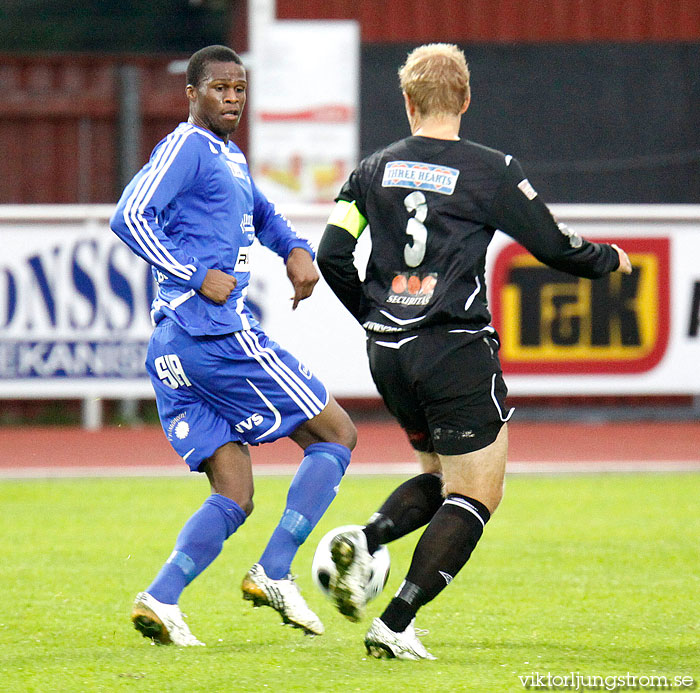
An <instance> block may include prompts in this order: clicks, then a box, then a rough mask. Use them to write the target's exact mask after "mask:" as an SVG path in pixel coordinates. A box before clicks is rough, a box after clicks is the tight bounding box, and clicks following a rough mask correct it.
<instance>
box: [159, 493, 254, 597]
mask: <svg viewBox="0 0 700 693" xmlns="http://www.w3.org/2000/svg"><path fill="white" fill-rule="evenodd" d="M245 518H246V515H245V513H244V512H243V510H242V509H241V507H240V506H239V505H238V503H236V502H235V501H233V500H231V499H230V498H227V497H226V496H222V495H221V494H218V493H214V494H212V495H211V496H209V498H207V499H206V500H205V501H204V503H203V504H202V507H201V508H200V509H199V510H197V512H196V513H195V514H194V515H192V517H191V518H190V519H189V520H187V522H186V523H185V526H184V527H183V528H182V531H181V532H180V534H179V535H178V537H177V541H176V542H175V550H174V551H173V552H172V553H171V554H170V558H168V560H167V561H166V563H165V565H164V566H163V567H162V568H161V570H160V572H159V573H158V575H157V576H156V579H155V580H154V581H153V582H152V583H151V585H150V586H149V587H148V589H147V590H146V592H148V593H149V594H150V595H151V596H153V597H155V598H156V599H157V600H158V601H159V602H163V603H164V604H177V600H178V599H179V598H180V594H181V593H182V590H184V589H185V587H187V585H189V584H190V582H192V580H194V579H195V578H196V577H197V575H199V574H200V573H201V572H202V571H203V570H204V569H205V568H206V567H207V566H208V565H209V564H210V563H211V562H212V561H213V560H214V559H215V558H216V557H217V556H218V555H219V553H220V552H221V549H222V547H223V545H224V542H225V541H226V539H228V538H229V537H230V536H231V535H232V534H233V533H234V532H235V531H236V530H237V529H238V528H239V527H240V526H241V525H242V524H243V523H244V522H245Z"/></svg>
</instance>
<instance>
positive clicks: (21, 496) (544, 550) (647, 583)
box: [0, 474, 700, 693]
mask: <svg viewBox="0 0 700 693" xmlns="http://www.w3.org/2000/svg"><path fill="white" fill-rule="evenodd" d="M399 480H400V477H352V476H351V477H349V478H347V479H345V480H344V482H343V484H342V486H341V491H340V493H339V496H338V498H337V500H336V501H335V503H334V504H333V506H332V507H331V508H330V510H329V511H328V513H327V514H326V516H325V517H324V518H323V519H322V521H321V523H320V525H319V526H318V527H317V528H316V529H315V530H314V532H313V534H312V535H311V537H310V538H309V540H308V541H307V543H306V544H305V545H304V546H303V547H302V549H301V551H300V553H299V555H298V556H297V558H296V560H295V564H294V566H293V568H294V571H295V572H296V573H297V574H298V576H299V577H298V582H299V584H300V586H301V588H302V592H303V593H304V595H305V596H306V598H307V600H308V602H309V604H310V605H311V607H312V608H314V609H315V610H316V611H317V613H318V614H319V616H320V617H321V619H322V620H323V622H324V624H325V626H326V634H325V635H323V636H322V637H317V638H310V637H307V636H304V635H303V634H302V633H301V631H298V630H294V629H291V628H289V627H284V626H282V625H281V621H280V619H279V617H278V615H277V613H275V612H274V611H272V610H271V609H267V608H261V609H253V608H252V606H251V604H250V603H249V602H244V601H243V600H242V599H241V596H240V590H239V585H240V581H241V579H242V577H243V575H244V573H245V572H246V571H247V569H248V568H249V567H250V565H251V564H252V563H254V562H255V561H256V560H257V558H258V557H259V554H260V552H261V550H262V548H263V546H264V543H265V541H266V539H267V536H268V535H269V534H270V532H271V531H272V529H273V527H274V526H275V524H276V521H277V518H278V517H279V515H280V513H281V510H282V507H283V504H284V497H285V494H286V488H287V485H288V483H289V479H288V478H268V477H264V478H259V479H258V481H257V489H256V498H255V500H256V511H255V513H254V514H253V515H252V517H251V518H250V519H249V520H248V522H247V523H246V524H245V525H244V526H243V527H242V528H241V529H240V530H239V532H238V533H237V534H235V535H234V536H233V537H232V538H231V539H230V540H229V541H228V542H227V544H226V546H225V547H224V551H223V553H222V555H221V556H220V557H219V558H218V559H217V560H216V561H215V563H214V564H213V565H212V566H211V567H210V568H209V569H208V570H207V571H206V572H205V573H204V574H203V575H202V576H201V577H200V578H198V579H197V580H196V581H195V582H194V583H193V584H192V585H191V586H190V587H189V588H188V589H187V590H186V591H185V593H184V595H183V598H182V600H181V606H182V608H183V611H184V612H185V613H186V614H188V623H189V625H190V627H191V628H192V631H193V632H194V633H195V635H196V636H197V637H198V638H200V639H201V640H203V641H204V642H206V643H207V647H206V648H189V649H177V648H174V647H162V646H161V647H158V646H155V645H152V644H151V643H150V642H149V641H147V640H146V639H144V638H142V637H141V636H140V635H139V634H138V633H137V632H136V631H135V630H134V629H133V628H132V626H131V623H130V622H129V610H130V606H131V602H132V600H133V597H134V595H135V594H136V593H137V592H138V591H139V590H141V589H143V588H145V587H146V586H147V584H148V583H149V582H150V579H151V578H152V576H153V575H154V574H155V572H156V571H157V570H158V568H159V567H160V565H161V563H162V562H163V561H164V560H165V558H167V556H168V554H169V553H170V551H171V548H172V545H173V542H174V539H175V535H176V534H177V532H178V531H179V528H180V527H181V525H182V524H183V522H184V521H185V520H186V519H187V517H189V515H190V514H191V513H192V512H193V511H194V509H195V508H197V507H198V505H199V503H200V502H201V501H202V500H203V499H204V498H205V497H206V495H207V493H208V487H207V485H206V482H205V480H204V479H203V478H195V477H194V475H193V476H192V477H190V478H183V479H179V478H178V479H150V478H149V479H83V480H47V481H31V482H25V481H22V482H20V481H5V482H2V483H0V502H1V507H2V514H3V522H2V524H3V531H2V532H1V533H0V548H1V551H0V554H1V557H2V558H1V560H0V584H1V585H2V597H1V602H0V603H1V604H2V606H0V682H1V683H0V688H1V689H2V690H8V691H120V690H134V691H207V692H212V691H267V690H269V691H382V692H384V691H404V690H405V691H408V690H411V691H438V690H456V691H479V692H486V693H491V692H498V691H519V690H524V688H523V685H522V683H521V681H520V679H519V678H518V677H519V676H526V675H528V674H531V673H533V672H539V673H540V674H543V673H550V674H551V675H552V676H556V675H565V674H568V673H570V672H574V673H580V674H581V675H586V676H587V675H598V676H613V675H625V674H627V673H628V672H630V673H632V674H637V675H654V674H660V675H667V676H669V677H673V676H676V675H687V676H691V677H694V678H695V680H696V681H700V657H699V656H698V652H700V632H699V629H700V617H699V615H698V614H699V610H698V604H699V602H700V599H699V598H700V572H699V570H698V568H699V567H700V561H699V552H698V537H699V536H700V516H699V513H698V498H700V475H699V474H678V475H674V474H632V475H615V474H607V475H603V474H601V475H591V476H572V477H543V476H519V477H509V479H508V488H507V490H506V497H505V500H504V502H503V504H502V506H501V508H500V510H499V512H498V513H497V514H496V515H495V517H494V519H493V520H492V521H491V523H489V525H488V526H487V530H486V534H485V536H484V539H483V540H482V542H481V543H480V545H479V547H478V548H477V550H476V551H475V553H474V555H473V557H472V560H471V561H470V562H469V563H468V564H467V566H466V567H465V568H464V570H463V571H462V572H461V573H460V574H459V576H458V577H457V578H456V579H455V581H454V582H453V583H452V584H451V585H450V586H449V588H447V589H446V590H445V591H444V592H443V593H442V594H441V595H440V596H439V597H438V598H437V599H436V600H435V601H434V602H432V603H431V604H430V605H428V606H427V607H425V608H424V609H423V610H422V611H421V612H420V614H419V619H418V621H417V624H416V625H417V626H419V627H422V628H427V629H429V630H430V633H429V634H428V635H427V636H426V637H425V643H426V645H427V647H428V649H429V650H430V651H432V652H433V653H434V654H435V655H436V656H437V657H438V660H437V661H435V662H429V661H422V662H399V661H395V660H394V661H385V660H382V661H378V660H374V659H370V658H368V657H367V656H366V654H365V650H364V646H363V642H362V640H363V636H364V633H365V631H366V629H367V627H368V625H369V619H370V618H371V617H373V616H375V615H378V613H379V612H380V611H381V609H382V608H383V606H384V604H385V603H386V602H387V601H388V599H389V598H390V596H391V595H392V593H393V592H394V591H395V590H396V589H397V587H398V585H399V583H400V582H401V579H402V578H403V575H404V573H405V570H406V569H407V567H408V563H409V561H410V556H411V553H412V549H413V546H414V544H415V540H416V537H417V535H414V536H410V537H405V538H404V539H402V540H400V541H398V542H395V543H394V544H391V545H390V546H389V548H390V551H391V556H392V572H391V575H390V578H389V583H388V585H387V589H386V590H385V592H384V593H383V594H382V595H381V597H380V598H379V599H378V600H377V601H376V602H373V603H371V604H370V606H369V609H368V614H367V618H366V619H365V621H363V622H362V623H361V624H352V623H350V622H348V621H346V620H344V619H343V618H341V617H340V616H339V615H338V614H336V613H335V612H334V611H333V609H332V608H331V605H330V603H329V602H327V601H325V599H324V597H323V596H322V595H321V594H320V592H318V591H317V590H316V588H315V587H314V586H313V583H312V581H311V577H310V564H311V557H312V555H313V550H314V548H315V545H316V543H317V541H318V540H319V539H320V537H321V536H322V535H323V534H324V533H325V532H326V531H328V530H329V529H331V528H332V527H334V526H337V525H341V524H346V523H354V522H362V521H364V520H366V518H367V517H368V516H369V515H370V514H371V513H372V512H373V511H374V510H375V509H376V507H377V506H378V504H379V503H380V502H381V501H382V500H383V499H384V497H385V496H386V495H387V494H388V493H389V492H390V491H391V490H392V489H393V488H394V486H395V485H396V483H397V481H399Z"/></svg>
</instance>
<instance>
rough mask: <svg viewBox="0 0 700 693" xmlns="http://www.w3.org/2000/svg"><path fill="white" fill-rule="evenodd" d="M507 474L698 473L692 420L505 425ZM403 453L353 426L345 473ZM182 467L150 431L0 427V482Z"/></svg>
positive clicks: (398, 434)
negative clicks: (353, 442)
mask: <svg viewBox="0 0 700 693" xmlns="http://www.w3.org/2000/svg"><path fill="white" fill-rule="evenodd" d="M509 435H510V453H509V470H510V471H511V472H513V471H516V472H517V471H525V472H529V471H540V472H558V471H619V470H659V471H664V470H668V471H673V470H683V471H690V470H700V422H624V423H613V424H610V423H608V424H570V423H530V422H521V423H518V422H516V423H511V424H509ZM251 450H252V453H251V454H252V458H253V463H254V466H255V467H256V469H257V471H258V473H272V472H284V473H289V472H291V471H293V469H294V468H295V467H296V465H298V463H299V460H300V455H299V450H298V448H297V446H296V445H295V444H294V443H292V442H291V441H290V440H287V439H284V440H280V441H277V442H275V443H270V444H266V445H261V446H259V447H253V448H252V449H251ZM416 468H417V467H416V465H415V462H414V458H413V453H412V451H411V448H410V446H409V444H408V442H407V440H406V438H405V436H404V434H403V432H402V431H401V430H400V429H399V427H398V426H397V425H396V424H394V423H393V422H389V421H387V422H375V421H372V422H360V423H358V444H357V448H356V449H355V452H354V453H353V462H352V464H351V467H350V469H354V470H355V471H356V472H360V473H362V472H364V473H373V472H388V473H391V472H396V473H410V472H411V471H412V470H414V469H416ZM186 470H187V467H186V465H185V464H184V463H183V462H182V461H181V460H180V458H179V457H178V456H177V455H176V454H175V453H174V452H173V450H172V449H171V448H170V445H169V444H168V443H167V441H166V439H165V436H164V435H163V433H162V431H161V429H160V428H158V427H155V426H153V427H151V426H144V427H135V428H129V427H111V428H104V429H102V430H99V431H84V430H82V429H79V428H60V427H46V428H38V427H37V428H33V427H32V428H2V429H0V477H6V478H7V477H23V476H53V475H62V476H66V475H68V476H70V475H73V474H81V475H82V474H95V475H99V474H148V473H155V474H159V473H162V474H169V473H172V474H178V473H184V472H185V471H186Z"/></svg>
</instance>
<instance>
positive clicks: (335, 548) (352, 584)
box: [328, 530, 372, 622]
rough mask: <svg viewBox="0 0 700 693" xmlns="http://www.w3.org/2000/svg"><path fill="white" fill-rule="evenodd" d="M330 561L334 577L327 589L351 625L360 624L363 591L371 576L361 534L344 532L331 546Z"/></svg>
mask: <svg viewBox="0 0 700 693" xmlns="http://www.w3.org/2000/svg"><path fill="white" fill-rule="evenodd" d="M330 548H331V558H332V559H333V563H334V564H335V568H336V574H335V575H332V576H331V580H330V584H329V585H328V589H329V591H330V593H331V596H332V597H333V601H334V602H335V605H336V607H337V609H338V611H339V612H340V613H341V614H343V616H345V617H346V618H348V619H350V620H351V621H355V622H357V621H359V620H360V619H361V618H362V613H363V611H364V609H365V605H366V604H367V593H366V587H367V582H368V581H369V577H370V574H371V561H372V555H371V554H370V552H369V551H368V550H367V537H365V533H364V532H363V531H361V530H353V531H350V532H343V533H342V534H339V535H338V536H337V537H335V538H334V539H333V541H332V542H331V546H330Z"/></svg>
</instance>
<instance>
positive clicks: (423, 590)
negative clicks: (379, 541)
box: [381, 493, 491, 633]
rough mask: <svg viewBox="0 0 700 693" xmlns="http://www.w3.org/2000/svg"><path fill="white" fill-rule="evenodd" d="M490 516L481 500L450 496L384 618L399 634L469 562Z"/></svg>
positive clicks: (433, 523)
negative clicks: (424, 605) (422, 607)
mask: <svg viewBox="0 0 700 693" xmlns="http://www.w3.org/2000/svg"><path fill="white" fill-rule="evenodd" d="M490 517H491V514H490V513H489V511H488V508H487V507H486V506H485V505H484V504H483V503H481V502H479V501H478V500H475V499H473V498H468V497H466V496H462V495H460V494H458V493H450V494H449V495H448V496H447V498H446V499H445V502H444V503H443V504H442V506H441V507H440V509H439V510H438V511H437V512H436V513H435V516H434V517H433V519H432V520H431V521H430V524H429V525H428V526H427V527H426V529H425V532H423V536H422V537H421V538H420V540H419V541H418V544H417V545H416V548H415V551H414V552H413V559H412V560H411V567H410V568H409V569H408V574H407V575H406V580H405V581H404V583H403V584H402V585H401V588H400V589H399V591H398V592H397V593H396V596H395V597H394V598H393V599H392V600H391V603H390V604H389V606H388V607H387V608H386V610H385V611H384V613H383V614H382V616H381V619H382V621H384V623H386V625H387V626H388V627H389V628H391V630H393V631H395V632H397V633H399V632H401V631H403V630H405V629H406V626H408V624H409V623H410V622H411V620H412V619H413V617H414V616H415V615H416V612H417V611H418V609H419V608H420V607H421V606H423V604H427V603H428V602H429V601H431V600H433V599H435V597H437V595H438V594H439V593H440V592H442V590H443V589H444V588H445V587H446V586H447V585H449V583H450V582H452V578H454V576H455V575H457V573H458V572H459V571H460V570H461V568H462V566H463V565H464V564H465V563H466V562H467V561H468V560H469V557H470V556H471V553H472V551H473V550H474V547H475V546H476V544H477V542H478V541H479V539H480V538H481V535H482V533H483V531H484V526H485V525H486V523H487V522H488V520H489V518H490Z"/></svg>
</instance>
